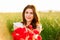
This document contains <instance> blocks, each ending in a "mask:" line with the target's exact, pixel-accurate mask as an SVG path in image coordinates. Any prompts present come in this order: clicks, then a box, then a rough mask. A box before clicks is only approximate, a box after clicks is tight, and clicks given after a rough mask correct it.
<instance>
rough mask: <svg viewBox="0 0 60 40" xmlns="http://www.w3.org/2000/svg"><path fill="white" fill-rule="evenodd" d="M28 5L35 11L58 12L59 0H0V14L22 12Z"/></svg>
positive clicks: (59, 9)
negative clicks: (32, 6) (31, 5)
mask: <svg viewBox="0 0 60 40" xmlns="http://www.w3.org/2000/svg"><path fill="white" fill-rule="evenodd" d="M28 4H33V5H35V7H36V9H37V11H49V10H53V11H60V0H0V12H22V11H23V9H24V7H25V6H26V5H28Z"/></svg>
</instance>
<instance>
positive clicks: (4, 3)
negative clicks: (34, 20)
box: [0, 0, 60, 40]
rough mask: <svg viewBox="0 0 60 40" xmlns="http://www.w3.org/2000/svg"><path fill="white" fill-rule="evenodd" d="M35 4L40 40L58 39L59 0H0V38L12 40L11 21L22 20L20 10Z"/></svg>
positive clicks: (59, 32) (59, 28) (59, 23)
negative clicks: (39, 26) (40, 28)
mask: <svg viewBox="0 0 60 40" xmlns="http://www.w3.org/2000/svg"><path fill="white" fill-rule="evenodd" d="M29 4H30V5H31V4H32V5H35V7H36V9H37V14H38V18H39V22H40V24H42V27H43V30H42V32H41V34H40V35H41V36H42V40H60V0H0V40H12V39H13V38H12V36H11V33H12V32H13V31H14V29H13V23H14V22H22V11H23V9H24V7H25V6H27V5H29Z"/></svg>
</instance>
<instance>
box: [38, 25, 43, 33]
mask: <svg viewBox="0 0 60 40" xmlns="http://www.w3.org/2000/svg"><path fill="white" fill-rule="evenodd" d="M37 30H38V31H39V32H40V33H41V31H42V24H37Z"/></svg>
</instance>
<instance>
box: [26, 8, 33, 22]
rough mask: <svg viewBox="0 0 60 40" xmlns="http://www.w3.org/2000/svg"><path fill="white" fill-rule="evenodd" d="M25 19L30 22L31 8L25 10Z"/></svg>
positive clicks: (31, 18)
mask: <svg viewBox="0 0 60 40" xmlns="http://www.w3.org/2000/svg"><path fill="white" fill-rule="evenodd" d="M25 19H26V21H27V22H31V21H32V20H33V10H32V9H30V8H28V9H26V11H25Z"/></svg>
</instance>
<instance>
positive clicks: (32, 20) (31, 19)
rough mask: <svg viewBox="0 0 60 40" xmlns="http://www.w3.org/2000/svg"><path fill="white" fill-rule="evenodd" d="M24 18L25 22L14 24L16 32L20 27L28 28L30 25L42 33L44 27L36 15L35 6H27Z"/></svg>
mask: <svg viewBox="0 0 60 40" xmlns="http://www.w3.org/2000/svg"><path fill="white" fill-rule="evenodd" d="M22 17H23V22H16V23H14V30H16V29H17V28H19V27H23V26H24V27H26V28H28V26H29V25H32V28H33V29H37V30H38V31H39V33H41V31H42V26H41V24H39V21H38V17H37V14H36V9H35V6H34V5H27V6H26V7H25V8H24V10H23V13H22ZM28 29H29V28H28ZM33 29H32V30H33Z"/></svg>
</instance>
